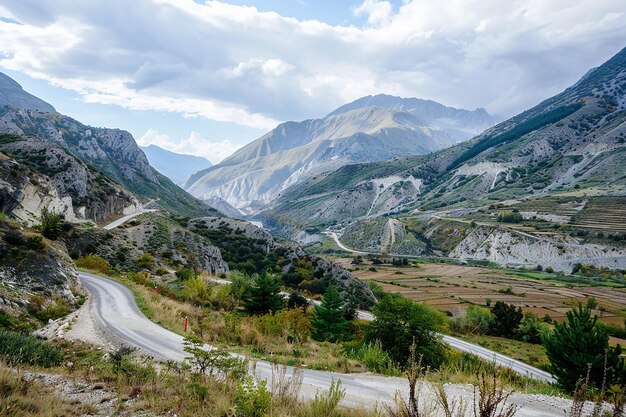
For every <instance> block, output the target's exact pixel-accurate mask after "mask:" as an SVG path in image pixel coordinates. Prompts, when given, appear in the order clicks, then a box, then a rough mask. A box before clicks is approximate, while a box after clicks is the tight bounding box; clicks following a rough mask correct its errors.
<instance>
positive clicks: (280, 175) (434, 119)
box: [182, 95, 493, 213]
mask: <svg viewBox="0 0 626 417" xmlns="http://www.w3.org/2000/svg"><path fill="white" fill-rule="evenodd" d="M412 100H417V99H403V98H399V97H391V96H382V95H381V96H376V97H365V98H363V99H360V100H357V101H356V102H353V103H350V104H348V105H346V106H344V107H341V108H339V109H337V110H335V111H334V112H332V113H331V114H329V115H328V116H326V117H324V118H322V119H311V120H305V121H303V122H287V123H283V124H281V125H279V126H278V127H276V128H275V129H274V130H272V131H271V132H269V133H267V134H266V135H264V136H262V137H261V138H259V139H257V140H256V141H254V142H252V143H250V144H249V145H247V146H245V147H243V148H242V149H240V150H238V151H237V152H235V153H234V154H233V155H231V156H230V157H229V158H227V159H225V160H224V161H222V162H221V163H219V164H217V165H215V166H213V167H211V168H209V169H206V170H204V171H200V172H198V173H196V174H194V175H192V176H191V177H190V178H189V179H187V180H186V181H185V182H184V183H182V186H183V188H185V189H186V190H187V191H189V192H190V193H191V194H193V195H195V196H196V197H198V198H200V199H203V200H207V199H209V198H211V197H219V198H221V199H223V200H224V201H226V202H227V203H229V204H230V205H232V206H233V207H235V208H237V209H238V210H242V211H244V212H247V213H254V212H256V211H258V210H259V209H261V208H262V207H264V206H265V205H267V204H268V203H270V202H271V201H272V200H273V199H274V198H275V197H276V196H277V195H278V194H279V193H281V192H282V191H284V190H285V189H286V188H288V187H289V186H291V185H293V184H297V183H299V182H301V181H303V180H305V179H307V178H309V177H310V176H312V175H314V174H318V173H321V172H325V171H330V170H334V169H337V168H339V167H341V166H344V165H348V164H354V163H358V162H371V161H381V160H385V159H389V158H393V157H397V156H405V155H416V154H427V153H430V152H433V151H436V150H440V149H444V148H446V147H449V146H451V145H454V144H455V143H456V142H457V140H456V139H454V138H453V136H454V137H457V138H459V137H461V136H460V133H459V132H460V131H461V130H462V129H475V128H478V127H479V126H480V127H488V126H490V125H491V124H489V123H490V120H493V118H492V116H489V115H488V114H487V113H486V112H484V110H476V111H474V112H470V111H467V110H459V109H453V108H450V107H445V106H442V105H440V104H438V103H435V102H430V101H423V100H417V101H415V102H414V101H412ZM421 110H424V112H425V114H424V117H422V115H421V114H420V111H421ZM440 122H445V123H446V124H448V125H451V126H456V127H455V128H454V129H453V130H452V131H453V134H452V135H450V134H448V132H447V130H445V129H443V128H441V127H439V126H438V125H437V123H440ZM470 122H471V123H470ZM468 126H471V128H470V127H468ZM469 136H470V135H469V134H466V136H465V137H464V138H467V137H469Z"/></svg>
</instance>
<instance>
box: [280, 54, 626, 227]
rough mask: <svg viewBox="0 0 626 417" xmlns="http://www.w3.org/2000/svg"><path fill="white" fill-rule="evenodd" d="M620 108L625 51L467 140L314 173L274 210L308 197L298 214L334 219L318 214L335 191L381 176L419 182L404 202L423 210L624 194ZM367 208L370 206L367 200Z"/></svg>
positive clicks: (625, 134) (625, 131)
mask: <svg viewBox="0 0 626 417" xmlns="http://www.w3.org/2000/svg"><path fill="white" fill-rule="evenodd" d="M625 107H626V49H624V50H622V51H620V52H619V53H618V54H617V55H615V56H614V57H613V58H611V59H610V60H609V61H607V62H606V63H605V64H603V65H602V66H600V67H598V68H596V69H594V70H593V71H590V72H589V73H587V74H586V75H585V76H584V77H583V78H582V79H581V80H580V81H579V82H577V83H576V84H574V85H573V86H572V87H570V88H568V89H566V90H565V91H564V92H562V93H560V94H558V95H556V96H554V97H552V98H549V99H547V100H545V101H543V102H542V103H540V104H538V105H537V106H535V107H533V108H531V109H529V110H527V111H525V112H523V113H520V114H519V115H517V116H515V117H513V118H511V119H509V120H506V121H504V122H502V123H500V124H498V125H496V126H494V127H493V128H490V129H488V130H486V131H485V132H483V133H482V134H481V135H479V136H477V137H476V138H474V139H472V140H469V141H466V142H464V143H461V144H459V145H456V146H453V147H451V148H448V149H445V150H442V151H439V152H436V153H434V154H431V155H425V156H414V157H405V158H398V159H394V160H388V161H383V162H378V163H369V164H360V165H352V166H345V167H342V168H340V169H339V170H337V171H335V172H332V173H324V174H321V175H316V176H314V177H313V178H311V179H309V180H307V181H305V182H303V183H301V184H298V185H295V186H293V187H291V188H290V189H288V190H286V191H285V192H284V193H283V194H282V196H281V198H279V199H278V200H277V202H276V204H275V209H274V211H276V212H279V213H283V214H284V213H285V212H291V210H292V209H290V208H289V207H293V209H294V210H295V207H296V206H297V207H298V209H301V208H302V207H301V205H295V204H294V201H297V200H303V199H310V204H304V206H305V210H303V211H299V212H298V217H301V218H302V219H311V220H312V219H315V218H318V217H319V216H321V217H319V218H320V221H326V220H329V219H330V217H332V216H331V215H330V214H328V217H327V216H326V215H323V213H324V211H325V210H327V209H328V208H329V207H332V206H333V205H335V204H338V205H340V204H341V201H343V200H342V198H341V197H338V196H342V195H343V196H347V195H349V194H352V193H356V192H361V191H362V188H363V187H364V186H366V185H367V184H370V183H372V182H376V181H383V180H384V179H386V178H389V179H390V180H391V179H393V178H397V180H398V181H400V180H402V181H408V180H411V181H413V182H414V183H420V184H421V186H420V187H419V190H418V193H417V194H416V197H415V198H413V199H410V201H403V204H408V205H409V206H411V207H421V208H424V209H433V208H440V207H449V206H455V205H458V206H467V205H471V204H479V203H481V202H482V203H484V202H486V201H490V200H491V201H501V200H508V199H512V198H521V197H529V196H542V195H548V194H553V193H564V192H568V191H574V190H577V192H578V190H581V189H589V192H590V193H594V194H615V193H617V194H623V193H624V192H625V184H626V174H625V173H624V172H623V169H621V167H623V166H624V164H625V163H626V146H625V141H626V123H625V122H626V113H625V111H624V109H625ZM376 196H377V191H376V192H375V191H371V192H365V195H364V197H363V198H369V199H372V198H374V197H376ZM314 197H319V198H314ZM346 198H347V197H346ZM314 207H315V208H314ZM355 207H356V206H355ZM364 207H367V209H369V205H367V204H365V205H364ZM395 208H399V206H398V205H397V206H396V207H395ZM309 209H311V210H313V212H310V211H309ZM367 209H358V208H355V209H354V210H352V212H351V213H348V212H346V213H345V214H344V216H345V217H346V218H348V217H350V216H354V217H358V216H362V215H365V214H367ZM348 211H349V210H348ZM322 219H326V220H322Z"/></svg>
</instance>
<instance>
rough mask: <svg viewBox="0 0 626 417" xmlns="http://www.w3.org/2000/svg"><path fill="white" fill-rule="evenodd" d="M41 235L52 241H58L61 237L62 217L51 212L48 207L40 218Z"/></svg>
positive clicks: (42, 211) (43, 210)
mask: <svg viewBox="0 0 626 417" xmlns="http://www.w3.org/2000/svg"><path fill="white" fill-rule="evenodd" d="M39 221H40V223H41V224H40V226H39V228H40V230H41V234H42V235H44V236H45V237H46V238H48V239H51V240H56V239H58V238H59V237H60V236H61V233H62V230H61V223H62V220H61V216H60V215H59V214H56V213H54V212H52V211H49V210H48V208H47V207H44V208H43V209H42V210H41V216H40V217H39Z"/></svg>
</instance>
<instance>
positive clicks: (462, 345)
mask: <svg viewBox="0 0 626 417" xmlns="http://www.w3.org/2000/svg"><path fill="white" fill-rule="evenodd" d="M324 234H326V235H328V236H330V237H331V238H333V240H334V241H335V243H336V244H337V246H339V247H340V248H341V249H343V250H345V251H348V252H352V253H356V254H359V255H374V253H371V252H362V251H357V250H354V249H350V248H347V247H346V246H345V245H343V244H342V243H341V241H340V240H339V237H338V236H337V233H335V232H332V231H326V232H324ZM359 318H361V319H363V320H373V319H374V316H373V315H372V314H371V313H368V312H366V311H359ZM439 336H441V339H442V340H443V341H444V342H445V343H447V344H448V345H450V346H451V347H452V348H454V349H456V350H460V351H461V352H466V353H471V354H473V355H476V356H478V357H479V358H481V359H484V360H487V361H489V362H494V363H496V364H497V365H499V366H503V367H505V368H509V369H511V370H513V371H515V372H517V373H518V374H520V375H524V376H528V377H530V378H534V379H538V380H540V381H546V382H551V383H554V382H556V380H555V379H554V377H553V376H552V375H550V373H548V372H546V371H542V370H541V369H538V368H535V367H534V366H530V365H528V364H526V363H524V362H521V361H518V360H516V359H513V358H511V357H509V356H506V355H503V354H501V353H497V352H494V351H492V350H489V349H487V348H484V347H482V346H478V345H475V344H473V343H469V342H466V341H464V340H461V339H459V338H456V337H453V336H448V335H445V334H440V335H439Z"/></svg>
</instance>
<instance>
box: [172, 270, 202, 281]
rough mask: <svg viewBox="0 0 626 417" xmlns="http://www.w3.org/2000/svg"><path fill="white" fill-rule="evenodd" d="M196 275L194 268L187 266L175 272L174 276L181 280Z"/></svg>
mask: <svg viewBox="0 0 626 417" xmlns="http://www.w3.org/2000/svg"><path fill="white" fill-rule="evenodd" d="M196 276H198V274H197V273H196V271H195V270H193V269H189V268H182V269H181V270H180V271H178V272H176V278H178V279H179V280H181V281H186V280H188V279H191V278H195V277H196Z"/></svg>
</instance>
